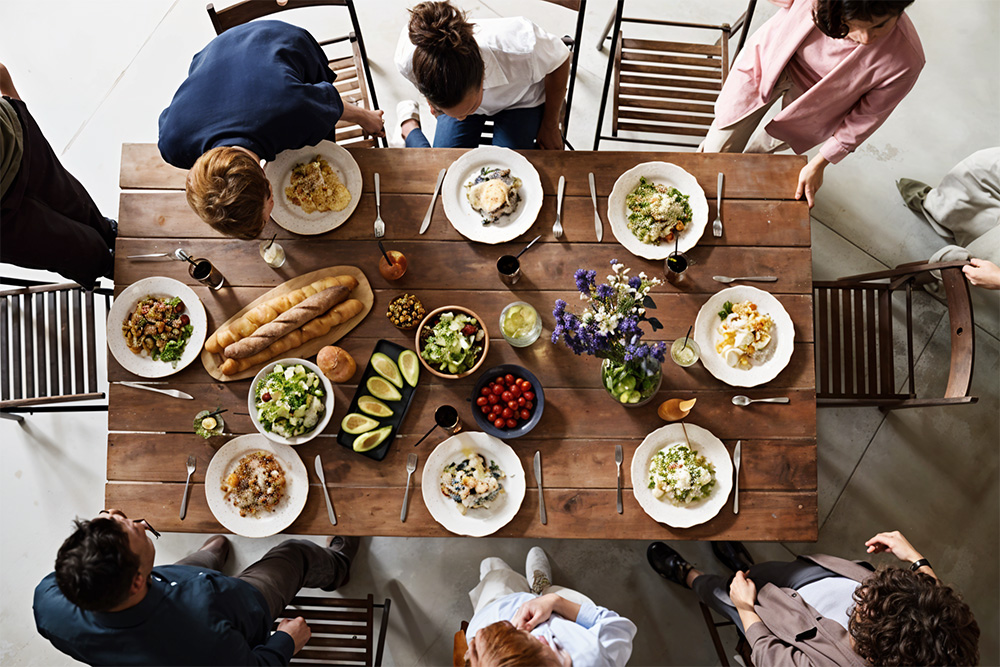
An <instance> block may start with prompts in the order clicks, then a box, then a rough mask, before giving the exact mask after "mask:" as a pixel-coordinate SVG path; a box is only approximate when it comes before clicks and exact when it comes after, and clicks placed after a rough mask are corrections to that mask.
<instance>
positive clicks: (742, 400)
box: [733, 396, 789, 408]
mask: <svg viewBox="0 0 1000 667" xmlns="http://www.w3.org/2000/svg"><path fill="white" fill-rule="evenodd" d="M788 402H789V401H788V397H787V396H782V397H781V398H750V397H749V396H733V405H738V406H740V407H741V408H742V407H744V406H747V405H750V404H751V403H788Z"/></svg>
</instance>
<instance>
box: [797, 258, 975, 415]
mask: <svg viewBox="0 0 1000 667" xmlns="http://www.w3.org/2000/svg"><path fill="white" fill-rule="evenodd" d="M967 263H968V262H941V263H936V264H931V263H928V262H914V263H912V264H902V265H900V266H898V267H896V268H895V269H890V270H888V271H877V272H875V273H866V274H862V275H857V276H851V277H849V278H841V279H839V280H833V281H818V282H814V283H813V305H814V313H815V340H816V346H815V347H816V402H817V405H819V406H820V407H825V406H864V405H877V406H879V407H880V408H881V409H882V410H883V411H885V410H896V409H899V408H921V407H927V406H932V405H958V404H969V403H975V402H976V401H977V400H978V399H977V398H976V397H974V396H969V388H970V386H971V384H972V368H973V360H974V357H975V328H974V326H973V319H972V301H971V299H970V295H969V286H968V283H967V282H966V279H965V275H964V274H963V273H962V267H963V266H965V265H966V264H967ZM930 271H940V272H941V278H942V281H943V283H944V291H945V295H946V297H947V300H948V318H949V321H950V328H951V365H950V371H949V374H948V386H947V388H946V389H945V391H944V396H943V397H941V398H917V397H916V385H915V382H916V381H915V379H914V376H913V304H912V296H913V288H914V287H915V286H918V285H921V284H924V283H927V282H930V281H931V280H932V277H931V275H930V273H929V272H930ZM884 281H887V282H884ZM897 293H903V294H905V299H906V332H905V333H906V368H907V375H908V379H907V381H908V387H907V390H906V391H904V392H900V391H898V390H897V388H896V380H895V368H894V366H895V355H894V352H895V350H894V349H893V348H894V345H893V333H892V326H893V325H892V297H893V295H894V294H897Z"/></svg>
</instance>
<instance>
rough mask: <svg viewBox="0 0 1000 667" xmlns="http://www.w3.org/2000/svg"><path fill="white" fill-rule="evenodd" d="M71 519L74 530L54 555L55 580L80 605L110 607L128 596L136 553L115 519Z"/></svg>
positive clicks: (97, 608) (99, 608)
mask: <svg viewBox="0 0 1000 667" xmlns="http://www.w3.org/2000/svg"><path fill="white" fill-rule="evenodd" d="M73 523H74V524H75V526H76V530H75V531H74V532H73V534H72V535H70V536H69V537H67V538H66V541H65V542H63V543H62V546H61V547H59V554H58V555H57V556H56V584H58V585H59V590H60V591H62V594H63V595H65V596H66V599H67V600H69V601H70V602H72V603H73V604H75V605H76V606H77V607H80V608H81V609H87V610H89V611H107V610H108V609H112V608H114V607H115V606H116V605H119V604H121V603H122V602H123V601H124V600H125V598H126V597H128V590H129V586H131V585H132V579H134V578H135V573H136V572H138V571H139V557H138V556H136V555H135V554H134V553H133V552H132V547H131V546H130V545H129V541H128V533H126V532H125V530H124V529H123V528H122V527H121V526H120V525H118V522H117V521H115V520H113V519H105V518H99V519H93V520H89V521H80V520H76V521H74V522H73Z"/></svg>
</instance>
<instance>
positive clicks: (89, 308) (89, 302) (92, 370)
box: [83, 292, 97, 392]
mask: <svg viewBox="0 0 1000 667" xmlns="http://www.w3.org/2000/svg"><path fill="white" fill-rule="evenodd" d="M83 303H84V306H85V309H86V310H85V312H86V318H87V329H86V337H87V340H86V343H87V387H86V389H85V390H84V391H88V392H89V391H97V331H96V328H95V322H94V293H93V292H87V293H86V295H85V296H84V298H83Z"/></svg>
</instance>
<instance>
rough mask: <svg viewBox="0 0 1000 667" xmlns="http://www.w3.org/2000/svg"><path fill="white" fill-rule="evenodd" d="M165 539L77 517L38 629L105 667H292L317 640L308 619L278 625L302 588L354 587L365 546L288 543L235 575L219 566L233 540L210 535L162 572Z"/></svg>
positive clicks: (48, 581) (109, 514) (133, 526)
mask: <svg viewBox="0 0 1000 667" xmlns="http://www.w3.org/2000/svg"><path fill="white" fill-rule="evenodd" d="M147 531H148V532H152V533H153V534H154V535H155V536H157V537H159V533H157V532H156V531H155V530H153V528H152V527H151V526H150V525H149V523H148V522H146V521H145V520H144V519H134V520H133V519H128V518H127V517H126V516H125V514H123V513H122V512H121V511H119V510H103V511H102V512H101V513H100V514H99V515H98V516H97V517H95V518H94V519H91V520H89V521H76V531H75V532H74V533H73V534H72V535H70V536H69V537H68V538H67V539H66V541H65V542H63V545H62V547H60V549H59V554H58V556H57V557H56V569H55V572H53V573H52V574H50V575H48V576H47V577H45V578H44V579H43V580H42V582H41V583H40V584H39V585H38V587H37V588H35V599H34V613H35V625H36V626H37V628H38V632H39V633H40V634H41V635H42V636H43V637H45V638H46V639H48V640H49V641H51V642H52V644H53V646H55V647H56V648H57V649H59V650H60V651H62V652H63V653H66V654H67V655H69V656H71V657H73V658H75V659H77V660H80V661H82V662H86V663H89V664H100V665H287V664H288V663H289V661H290V660H291V658H292V655H294V654H295V653H297V652H298V651H299V650H300V649H301V648H302V647H303V646H304V645H305V643H306V641H308V639H309V637H310V634H311V633H310V630H309V626H308V625H306V622H305V621H304V620H303V619H302V618H301V617H299V618H295V619H293V620H288V619H285V620H282V621H281V623H279V624H278V629H277V631H276V632H274V633H273V634H271V625H272V624H273V622H274V619H275V618H276V617H277V616H278V615H279V614H281V612H282V611H283V610H284V608H285V606H286V605H287V604H288V603H289V602H290V601H291V599H292V598H293V597H294V596H295V595H296V593H297V592H298V591H299V589H300V588H303V587H308V588H322V589H323V590H327V591H332V590H334V589H335V588H337V587H338V586H341V585H342V584H344V583H346V581H347V579H348V574H349V571H350V563H351V558H352V557H353V555H354V553H355V552H356V550H357V543H356V541H351V542H348V541H347V540H345V539H344V538H337V537H335V538H332V539H331V546H329V547H327V548H323V547H321V546H319V545H316V544H314V543H312V542H308V541H305V540H287V541H285V542H283V543H282V544H280V545H278V546H277V547H275V548H273V549H271V550H270V551H269V552H268V553H267V554H265V555H264V557H263V558H262V559H261V560H259V561H257V562H256V563H254V564H253V565H251V566H249V567H248V568H247V569H246V570H244V571H243V572H242V573H240V574H239V575H238V576H236V577H227V576H225V575H223V574H221V573H220V572H219V571H218V570H219V569H221V567H222V566H223V565H224V564H225V561H226V558H227V557H228V555H229V541H228V540H227V539H226V538H225V537H222V536H220V535H216V536H215V537H212V538H210V539H209V540H208V541H207V542H205V545H204V546H203V547H202V548H201V549H200V550H199V551H196V552H195V553H193V554H191V555H190V556H187V557H186V558H184V559H182V560H181V561H179V562H178V563H176V564H175V565H165V566H159V567H153V559H154V556H155V554H156V548H155V547H154V546H153V541H152V539H151V538H150V537H149V535H148V534H147Z"/></svg>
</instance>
